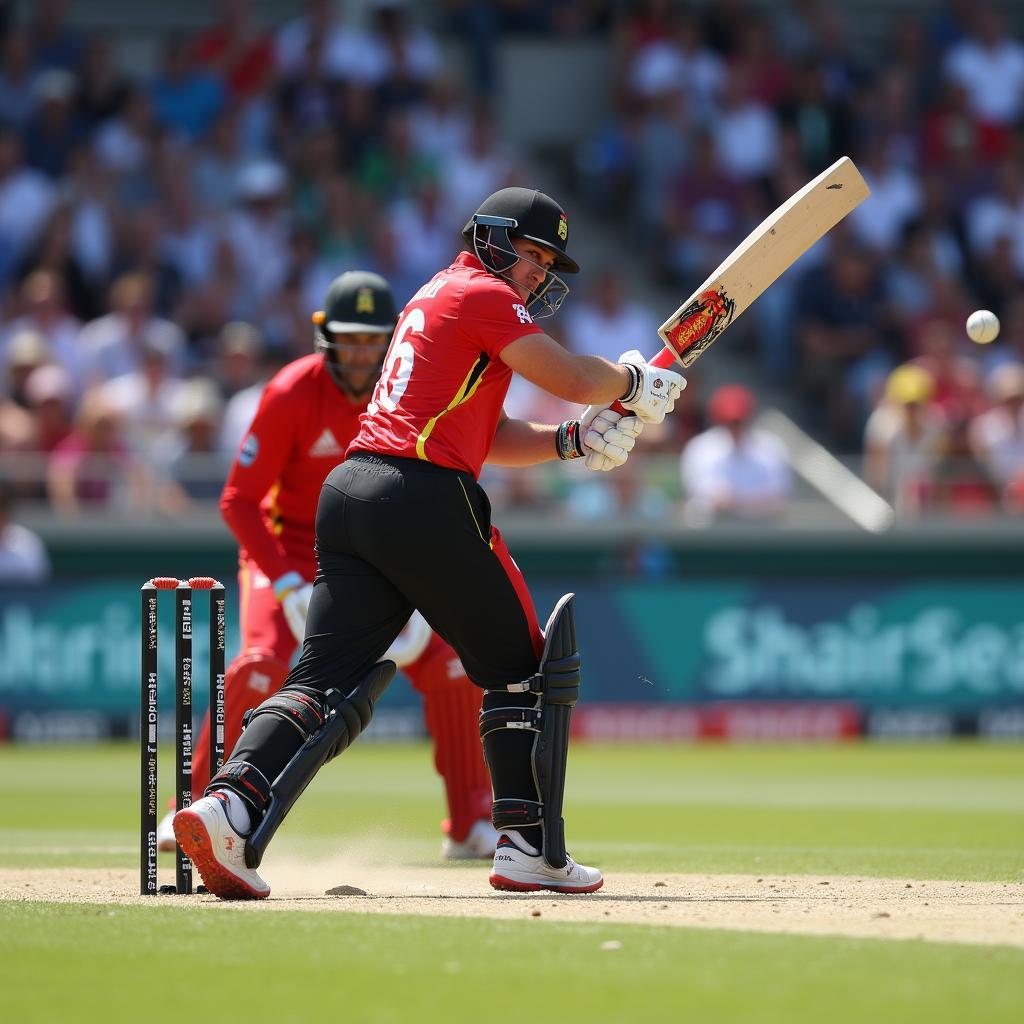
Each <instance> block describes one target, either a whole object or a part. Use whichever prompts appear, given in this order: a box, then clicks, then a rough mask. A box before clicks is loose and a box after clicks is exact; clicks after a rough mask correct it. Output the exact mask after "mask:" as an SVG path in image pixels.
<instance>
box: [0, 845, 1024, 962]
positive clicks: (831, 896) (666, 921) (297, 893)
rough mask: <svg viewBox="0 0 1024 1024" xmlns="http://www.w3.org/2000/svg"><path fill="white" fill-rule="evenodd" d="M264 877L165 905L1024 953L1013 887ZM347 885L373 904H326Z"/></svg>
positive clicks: (130, 885) (761, 880)
mask: <svg viewBox="0 0 1024 1024" xmlns="http://www.w3.org/2000/svg"><path fill="white" fill-rule="evenodd" d="M265 866H266V868H267V870H266V872H265V874H266V877H267V879H268V881H269V882H270V883H271V885H272V886H273V889H274V891H273V893H272V894H271V897H270V899H269V900H266V901H264V902H253V903H224V902H222V901H220V900H217V899H215V898H214V897H212V896H187V897H186V896H182V897H175V896H164V897H160V901H161V905H163V906H166V905H173V904H184V905H189V906H197V908H198V907H201V908H202V909H204V910H211V911H214V912H215V911H216V910H220V909H237V910H244V911H246V912H268V911H288V910H304V911H323V912H325V913H330V912H332V911H334V912H337V911H345V912H348V913H363V914H416V915H423V916H436V917H481V918H496V919H512V918H524V917H541V918H545V919H549V920H554V921H572V922H592V923H596V922H603V923H604V924H608V923H611V922H618V923H622V924H647V925H652V924H653V925H665V926H667V927H685V928H725V929H738V930H744V931H757V932H784V933H790V934H810V935H845V936H854V937H861V938H864V937H867V938H882V939H923V940H925V941H929V942H965V943H973V944H982V945H984V944H988V945H1001V946H1016V947H1024V885H1022V884H1019V883H1013V882H950V881H915V880H913V879H892V878H851V877H843V876H838V877H813V876H804V875H799V876H788V877H772V876H770V875H764V876H756V875H700V874H692V875H691V874H639V873H618V872H613V873H612V874H611V875H610V876H609V877H608V878H607V879H606V881H605V886H604V888H603V889H602V890H601V891H600V892H597V893H594V894H593V895H590V896H574V897H568V896H557V895H554V894H551V893H547V894H543V893H536V894H523V895H517V894H503V893H496V892H494V890H492V889H491V888H490V886H489V885H488V883H487V869H488V866H487V865H486V864H484V865H480V866H468V865H467V866H458V867H403V866H395V865H388V866H383V865H381V864H380V863H379V862H378V863H373V862H372V861H370V860H367V861H363V862H360V861H359V860H358V859H352V858H348V859H344V860H342V859H337V860H331V861H318V862H315V863H302V862H298V861H288V860H283V859H280V860H275V861H273V862H269V863H268V864H267V865H265ZM168 880H169V878H168V877H166V876H165V877H164V878H162V881H168ZM197 880H198V878H197ZM137 885H138V874H137V872H135V871H130V870H113V869H89V868H0V900H14V901H49V902H58V903H117V904H122V905H149V904H150V903H151V902H152V900H150V899H148V898H146V897H142V896H139V895H137V894H136V887H137ZM345 885H347V886H355V887H358V888H359V889H362V890H364V891H365V892H366V895H365V896H358V895H347V896H334V895H327V894H326V893H327V890H328V889H332V888H335V887H337V886H345Z"/></svg>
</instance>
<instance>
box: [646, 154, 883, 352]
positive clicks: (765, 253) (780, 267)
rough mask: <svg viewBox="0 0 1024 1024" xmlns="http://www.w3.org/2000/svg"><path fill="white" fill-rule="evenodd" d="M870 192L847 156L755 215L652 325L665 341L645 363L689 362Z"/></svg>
mask: <svg viewBox="0 0 1024 1024" xmlns="http://www.w3.org/2000/svg"><path fill="white" fill-rule="evenodd" d="M870 194H871V190H870V189H869V188H868V186H867V184H866V183H865V181H864V179H863V178H862V177H861V175H860V171H858V170H857V168H856V166H855V165H854V163H853V161H852V160H851V159H850V158H849V157H847V156H844V157H840V159H838V160H837V161H836V162H835V163H834V164H833V165H832V166H831V167H829V168H828V169H827V170H824V171H822V172H821V174H819V175H818V176H817V177H816V178H815V179H814V180H813V181H809V182H808V183H807V184H806V185H804V187H803V188H802V189H800V191H799V192H797V193H795V194H794V195H792V196H790V197H789V199H787V200H786V201H785V202H784V203H783V204H782V205H781V206H780V207H779V208H778V209H777V210H776V211H775V212H774V213H772V214H770V215H769V216H768V217H766V218H765V219H764V220H763V221H761V223H760V224H758V226H757V227H756V228H754V230H753V231H751V232H750V234H749V235H747V237H746V238H744V239H743V241H742V242H740V244H739V245H738V246H736V248H735V249H733V251H732V252H731V253H730V254H729V255H728V256H727V257H726V258H725V259H724V260H723V261H722V263H721V265H720V266H719V267H718V268H717V269H716V270H715V272H714V273H713V274H712V275H711V276H710V277H709V278H708V279H707V280H706V281H705V282H704V283H703V284H702V285H701V286H700V287H699V288H698V289H697V290H696V291H695V292H694V293H693V295H691V296H690V297H689V298H688V299H687V300H686V301H685V302H684V303H683V304H682V305H681V306H680V307H679V308H678V309H677V310H676V311H675V312H674V313H673V314H672V315H671V316H670V317H669V318H668V319H667V320H666V321H665V322H664V323H663V324H662V325H661V327H659V328H658V334H659V335H660V336H661V339H662V341H664V342H665V347H664V348H663V349H662V350H661V351H660V352H659V353H658V354H657V355H656V356H655V357H654V358H653V359H652V360H651V365H653V366H659V367H662V368H663V369H664V368H667V367H670V366H672V364H673V363H674V362H676V361H678V362H679V363H681V364H682V366H683V367H684V368H686V367H689V366H692V365H693V364H694V363H695V362H696V361H697V360H698V359H699V358H700V356H701V355H702V354H703V353H704V351H705V350H706V349H707V348H708V346H709V345H710V344H711V343H712V342H713V341H714V340H715V339H716V338H717V337H718V336H719V335H720V334H721V333H722V332H723V331H724V330H725V329H726V328H727V327H728V326H729V324H731V323H732V322H733V321H734V320H735V319H736V318H737V317H738V316H739V315H740V314H741V313H742V312H743V311H744V310H745V309H746V308H747V307H748V306H749V305H750V304H751V303H752V302H753V301H754V300H755V299H756V298H757V297H758V295H760V294H761V292H763V291H764V290H765V289H766V288H767V287H768V286H769V285H770V284H771V283H772V282H773V281H776V280H778V278H779V277H781V276H782V274H783V272H784V271H786V270H787V269H788V268H789V267H791V266H792V265H793V264H794V263H795V262H796V261H797V260H798V259H799V258H800V257H801V256H802V255H803V254H804V253H805V252H807V250H808V249H810V247H811V246H812V245H814V243H815V242H817V241H818V239H819V238H821V237H822V236H823V235H824V234H825V233H826V232H827V231H829V230H831V229H832V228H834V227H835V226H836V224H838V223H839V222H840V221H841V220H842V219H843V218H844V217H845V216H846V215H847V214H848V213H849V212H850V211H851V210H853V209H855V208H856V207H857V206H859V205H860V204H861V203H862V202H863V201H864V200H865V199H867V197H868V196H869V195H870Z"/></svg>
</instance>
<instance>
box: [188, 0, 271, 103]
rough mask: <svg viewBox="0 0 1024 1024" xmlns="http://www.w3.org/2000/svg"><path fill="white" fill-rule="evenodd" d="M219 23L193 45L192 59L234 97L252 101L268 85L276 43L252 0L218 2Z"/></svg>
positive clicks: (199, 36)
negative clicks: (254, 9)
mask: <svg viewBox="0 0 1024 1024" xmlns="http://www.w3.org/2000/svg"><path fill="white" fill-rule="evenodd" d="M216 6H217V11H218V20H217V22H216V23H215V24H213V25H212V26H211V27H210V28H208V29H206V30H205V31H203V32H201V33H200V34H199V35H198V36H197V37H196V39H195V40H194V41H193V43H192V48H191V49H192V59H193V61H194V62H195V64H196V65H197V66H198V67H201V68H205V69H207V70H208V71H209V72H211V73H212V74H214V75H216V76H217V77H218V78H220V79H221V81H223V82H224V84H225V86H226V87H227V89H228V91H229V93H230V95H231V97H232V98H233V99H236V100H246V99H251V98H252V97H254V96H257V95H258V94H259V93H261V92H262V91H263V90H264V89H265V87H266V86H267V84H268V82H269V79H270V75H271V73H272V71H273V67H274V43H273V39H272V38H271V36H270V34H269V33H268V32H267V31H266V30H264V29H263V28H262V27H260V25H258V24H257V22H256V19H255V18H254V16H253V12H252V4H251V3H250V0H218V2H217V5H216Z"/></svg>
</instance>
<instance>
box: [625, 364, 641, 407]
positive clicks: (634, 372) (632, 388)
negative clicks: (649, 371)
mask: <svg viewBox="0 0 1024 1024" xmlns="http://www.w3.org/2000/svg"><path fill="white" fill-rule="evenodd" d="M619 365H620V366H624V367H625V368H626V369H627V370H629V376H630V384H629V387H628V388H626V393H625V394H624V395H623V396H622V397H621V398H620V399H619V401H620V402H632V401H633V400H634V399H635V398H636V396H637V395H639V394H640V388H641V386H642V385H643V374H641V372H640V367H639V366H634V365H633V364H632V363H620V364H619Z"/></svg>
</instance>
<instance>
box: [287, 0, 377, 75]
mask: <svg viewBox="0 0 1024 1024" xmlns="http://www.w3.org/2000/svg"><path fill="white" fill-rule="evenodd" d="M343 7H344V3H343V0H306V3H305V4H304V8H305V10H304V13H302V14H301V15H299V16H298V17H297V18H293V19H292V20H291V21H289V22H286V23H285V24H284V26H283V27H282V28H281V29H280V30H279V31H278V33H277V37H276V39H275V41H274V59H275V61H276V64H277V71H278V74H279V75H281V77H283V78H294V77H296V76H298V75H300V74H302V73H303V71H304V69H305V67H306V65H307V64H308V63H309V60H310V57H311V55H312V54H313V52H314V51H312V50H311V49H310V47H311V46H313V45H315V46H316V50H315V54H316V65H317V67H316V70H317V71H318V72H319V73H320V74H321V75H323V76H324V77H325V78H328V79H338V78H356V79H358V80H360V81H366V80H368V79H369V77H370V72H369V69H368V67H367V60H366V53H367V48H368V44H369V38H368V36H367V33H366V32H364V31H362V30H361V29H357V28H355V27H353V26H351V25H347V24H345V22H344V21H343V20H342V8H343Z"/></svg>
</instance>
